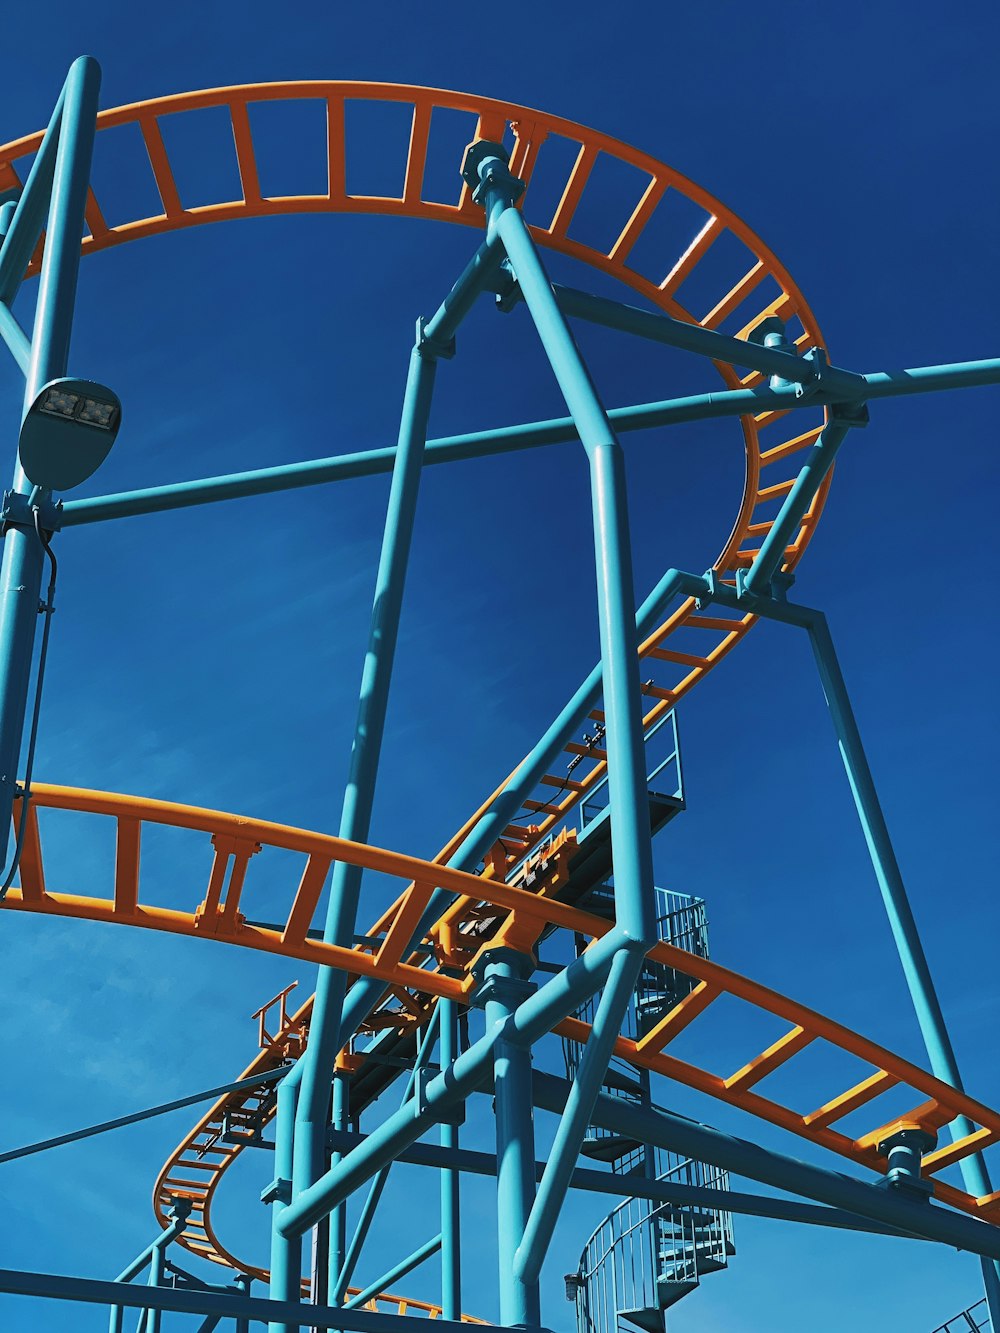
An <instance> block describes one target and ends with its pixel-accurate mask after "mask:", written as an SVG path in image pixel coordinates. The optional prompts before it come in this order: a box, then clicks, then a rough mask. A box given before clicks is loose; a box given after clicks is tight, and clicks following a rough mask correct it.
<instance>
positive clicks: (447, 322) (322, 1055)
mask: <svg viewBox="0 0 1000 1333" xmlns="http://www.w3.org/2000/svg"><path fill="white" fill-rule="evenodd" d="M501 258H502V255H501V251H500V248H499V246H498V245H497V244H496V243H495V242H484V243H483V245H481V246H480V247H479V249H478V250H477V251H476V253H475V255H474V256H473V258H472V260H471V261H470V262H469V264H468V265H467V266H466V268H465V270H464V271H463V272H462V274H461V275H460V277H459V279H458V281H457V282H456V283H455V285H454V286H453V288H452V290H451V292H450V293H449V294H448V296H447V298H446V299H445V301H444V302H443V303H442V304H441V306H440V307H439V308H438V310H437V311H436V312H435V314H434V315H433V316H432V317H431V318H430V319H429V320H427V321H424V320H420V321H418V325H417V341H416V345H415V346H414V348H413V352H412V353H411V356H410V368H409V374H408V376H407V381H406V392H405V394H404V399H403V412H402V417H401V420H400V426H399V440H398V443H397V446H396V457H395V461H394V464H393V472H392V485H391V487H390V491H389V505H388V510H387V513H386V521H385V532H384V536H383V541H382V554H381V558H380V560H379V568H378V574H377V576H376V581H375V600H374V604H373V607H372V619H371V630H370V635H369V640H368V652H367V655H366V657H365V665H364V670H363V672H362V680H361V697H360V702H359V704H358V718H357V723H356V727H355V733H354V745H353V748H352V751H351V763H350V774H349V777H348V783H347V790H346V791H345V793H344V804H343V809H342V812H341V819H340V828H339V830H338V832H339V836H340V837H342V838H346V839H348V840H350V841H352V842H364V841H366V840H367V837H368V830H369V826H370V823H371V812H372V804H373V802H374V798H375V784H376V779H377V775H378V764H379V757H380V754H381V748H382V734H383V730H384V726H385V715H386V709H387V707H388V703H389V685H390V682H391V679H392V666H393V659H394V656H395V651H396V638H397V635H398V631H399V618H400V614H401V612H402V604H403V588H404V584H405V581H406V567H407V563H408V561H409V555H410V543H411V539H412V536H413V524H414V519H415V516H416V505H417V492H418V488H419V484H420V473H421V468H422V465H423V458H424V449H425V446H426V442H427V423H428V420H429V417H430V409H431V397H432V394H433V390H434V376H435V370H436V368H437V361H438V358H439V357H442V356H444V357H450V356H451V355H453V352H454V336H455V331H456V329H457V328H458V326H459V324H460V323H461V321H462V319H463V318H464V317H465V315H466V314H467V313H468V311H469V310H470V309H471V307H472V305H473V303H474V301H475V300H476V298H477V297H478V295H479V294H480V292H481V291H482V290H483V287H484V285H485V284H487V283H488V282H489V281H490V279H491V278H492V276H493V275H494V274H495V273H496V271H497V269H498V268H499V265H500V261H501ZM360 890H361V871H360V869H359V868H358V867H356V866H349V865H346V864H344V863H343V862H338V864H337V865H336V866H335V868H334V872H333V879H332V882H331V886H330V900H329V904H328V908H327V917H326V925H325V927H324V932H323V938H324V940H326V941H327V942H328V943H333V944H339V945H341V946H346V947H349V946H350V945H351V944H352V943H353V940H354V930H355V924H356V916H357V906H358V895H359V893H360ZM346 985H347V978H346V975H345V973H343V972H341V971H338V970H336V969H334V968H320V971H319V977H318V980H317V985H316V997H315V1000H314V1003H313V1013H312V1019H311V1023H310V1033H309V1044H308V1046H307V1048H306V1053H305V1057H304V1065H305V1070H304V1073H303V1076H302V1089H301V1094H300V1097H299V1105H298V1111H297V1113H296V1135H295V1171H294V1182H295V1193H296V1194H298V1193H300V1192H301V1191H302V1190H303V1189H307V1188H308V1187H309V1186H310V1185H312V1184H314V1183H315V1182H316V1181H317V1180H318V1179H319V1178H320V1176H321V1175H322V1174H323V1169H324V1166H325V1161H324V1144H325V1139H326V1119H327V1104H328V1103H327V1097H328V1088H329V1080H330V1076H331V1073H332V1068H333V1061H334V1059H335V1058H336V1055H337V1052H338V1050H339V1049H340V1045H341V1040H340V1031H341V1018H342V1010H343V1004H344V995H345V992H346Z"/></svg>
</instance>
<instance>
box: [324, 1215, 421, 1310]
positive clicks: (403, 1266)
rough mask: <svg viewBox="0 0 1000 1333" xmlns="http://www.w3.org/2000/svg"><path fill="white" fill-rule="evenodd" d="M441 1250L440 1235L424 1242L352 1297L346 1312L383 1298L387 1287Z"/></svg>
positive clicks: (347, 1304) (345, 1307) (347, 1302)
mask: <svg viewBox="0 0 1000 1333" xmlns="http://www.w3.org/2000/svg"><path fill="white" fill-rule="evenodd" d="M440 1248H441V1236H440V1233H439V1234H438V1235H436V1236H434V1237H432V1238H431V1239H430V1240H427V1241H424V1243H423V1245H419V1246H418V1247H417V1248H416V1249H415V1250H414V1251H413V1253H412V1254H410V1255H408V1256H407V1257H406V1258H405V1259H401V1260H400V1261H399V1263H398V1264H394V1265H393V1267H392V1268H390V1269H388V1270H387V1271H386V1272H384V1273H383V1274H382V1276H381V1277H380V1278H378V1279H377V1280H376V1281H375V1282H372V1283H371V1284H370V1285H369V1286H367V1287H365V1288H364V1290H363V1291H359V1292H358V1294H357V1295H356V1296H352V1297H351V1299H350V1300H349V1301H345V1302H344V1309H345V1310H356V1309H357V1308H358V1306H360V1305H364V1304H366V1303H367V1302H368V1301H370V1300H374V1299H375V1297H376V1296H381V1295H382V1293H383V1292H384V1291H385V1289H386V1287H388V1286H391V1285H392V1283H393V1282H395V1281H396V1280H397V1279H398V1278H401V1277H406V1275H407V1273H412V1272H413V1270H414V1269H415V1268H419V1267H420V1265H421V1264H422V1263H423V1262H424V1260H425V1259H429V1258H430V1257H431V1255H432V1254H437V1252H438V1250H439V1249H440Z"/></svg>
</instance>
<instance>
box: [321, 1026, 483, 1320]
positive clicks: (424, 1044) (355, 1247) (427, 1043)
mask: <svg viewBox="0 0 1000 1333" xmlns="http://www.w3.org/2000/svg"><path fill="white" fill-rule="evenodd" d="M453 1003H454V1001H450V1000H449V1001H445V1000H438V1002H437V1004H436V1005H435V1007H434V1012H433V1013H432V1014H431V1017H430V1021H429V1022H428V1024H427V1027H426V1028H425V1029H424V1035H423V1038H422V1040H421V1042H420V1045H419V1047H418V1048H417V1054H416V1059H415V1060H414V1062H413V1068H412V1069H411V1070H410V1073H409V1076H408V1077H407V1080H406V1084H405V1087H404V1089H403V1097H402V1104H405V1103H406V1101H407V1100H408V1098H409V1097H410V1094H411V1093H412V1092H413V1085H414V1083H415V1082H416V1079H417V1071H418V1070H419V1069H421V1068H422V1067H423V1064H424V1058H425V1056H426V1055H427V1054H428V1052H429V1051H430V1050H431V1047H432V1046H433V1044H434V1038H435V1036H436V1032H437V1028H438V1025H439V1023H440V1022H441V1017H442V1014H443V1009H442V1005H444V1004H453ZM443 1063H444V1061H443V1058H442V1064H443ZM449 1063H450V1061H449ZM349 1137H353V1136H349V1135H346V1134H338V1133H337V1132H334V1133H332V1134H331V1135H330V1136H329V1141H330V1144H331V1145H332V1146H333V1147H337V1145H338V1144H339V1143H341V1142H343V1141H344V1140H345V1139H347V1138H349ZM351 1146H356V1145H354V1144H352V1145H351ZM337 1161H338V1162H339V1161H340V1158H339V1157H338V1158H337ZM331 1165H336V1163H331ZM391 1167H392V1162H389V1163H388V1164H387V1165H386V1166H384V1167H383V1168H382V1169H381V1171H379V1173H378V1174H377V1175H376V1176H375V1178H374V1180H373V1181H372V1183H371V1188H370V1190H369V1192H368V1197H367V1198H366V1199H365V1202H364V1205H363V1206H362V1209H361V1215H360V1217H359V1218H358V1222H357V1225H356V1227H355V1228H354V1235H353V1236H352V1237H351V1243H350V1246H349V1247H348V1249H347V1254H346V1256H345V1258H344V1262H343V1265H342V1266H341V1268H340V1270H339V1272H338V1273H337V1274H336V1275H334V1273H333V1271H332V1269H331V1273H330V1304H331V1305H340V1304H342V1302H343V1299H344V1292H345V1291H346V1290H347V1288H348V1287H349V1286H350V1283H351V1278H352V1277H353V1276H354V1268H355V1265H356V1264H357V1262H358V1259H359V1258H360V1257H361V1251H362V1249H363V1248H364V1244H365V1241H366V1240H367V1239H368V1232H369V1230H370V1228H371V1224H372V1222H373V1221H374V1220H375V1210H376V1208H377V1207H378V1203H379V1199H381V1197H382V1191H383V1190H384V1189H385V1186H386V1183H387V1181H388V1179H389V1171H390V1168H391ZM460 1313H461V1311H459V1312H458V1313H457V1314H456V1315H455V1318H456V1319H457V1318H458V1317H459V1315H460ZM444 1314H445V1318H451V1316H450V1315H448V1314H447V1312H444Z"/></svg>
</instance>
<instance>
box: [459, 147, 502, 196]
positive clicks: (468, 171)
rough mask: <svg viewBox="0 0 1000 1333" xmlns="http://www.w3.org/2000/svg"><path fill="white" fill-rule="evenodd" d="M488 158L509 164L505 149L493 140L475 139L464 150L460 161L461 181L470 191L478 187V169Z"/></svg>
mask: <svg viewBox="0 0 1000 1333" xmlns="http://www.w3.org/2000/svg"><path fill="white" fill-rule="evenodd" d="M489 157H499V158H500V159H501V160H502V161H504V162H507V163H509V162H510V154H509V153H508V152H507V149H506V148H504V146H503V144H502V143H496V142H495V140H493V139H477V140H476V141H475V142H474V143H470V144H469V146H468V148H466V150H465V157H464V158H463V159H462V180H464V181H465V183H466V185H467V186H468V187H469V189H470V190H475V189H476V188H477V187H478V185H479V168H480V167H481V166H482V164H483V163H484V162H485V161H486V159H487V158H489Z"/></svg>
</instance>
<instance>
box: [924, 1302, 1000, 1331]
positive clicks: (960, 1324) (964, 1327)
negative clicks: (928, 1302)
mask: <svg viewBox="0 0 1000 1333" xmlns="http://www.w3.org/2000/svg"><path fill="white" fill-rule="evenodd" d="M934 1333H993V1324H992V1322H991V1321H990V1312H989V1310H988V1309H987V1307H986V1298H985V1297H984V1298H983V1299H982V1300H981V1301H976V1303H975V1305H970V1306H969V1308H968V1309H967V1310H962V1311H961V1313H959V1314H956V1315H952V1317H951V1318H950V1319H949V1320H948V1322H947V1323H946V1324H940V1325H939V1326H938V1327H937V1328H936V1329H934Z"/></svg>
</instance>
